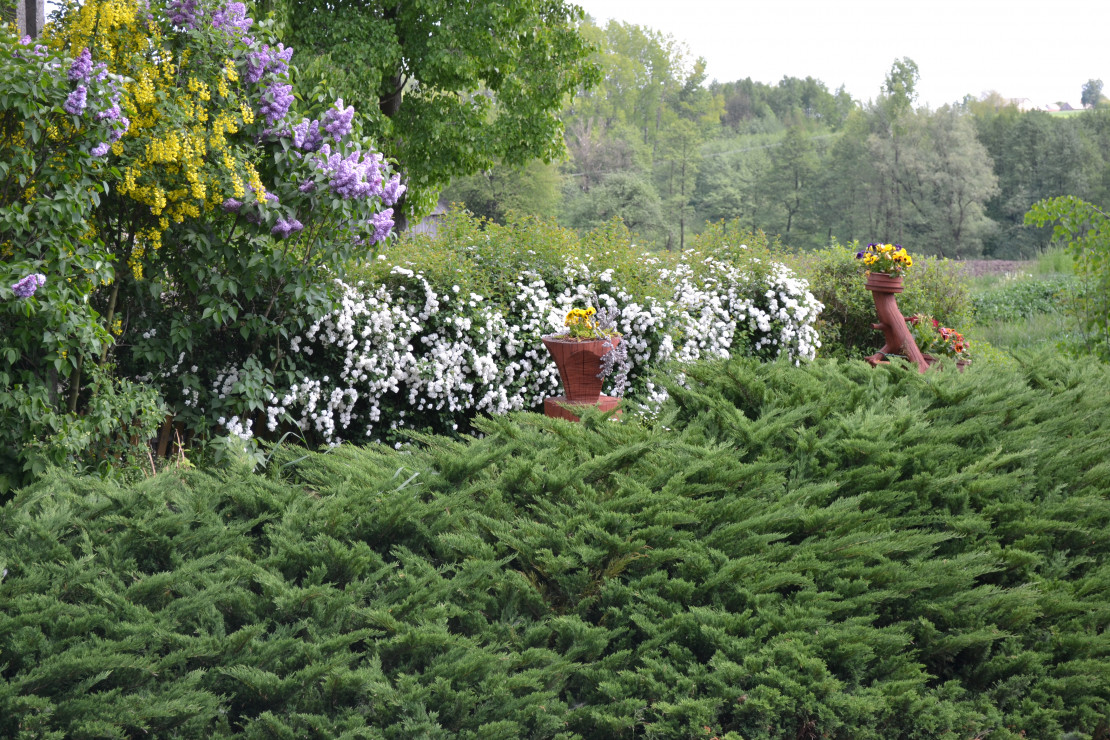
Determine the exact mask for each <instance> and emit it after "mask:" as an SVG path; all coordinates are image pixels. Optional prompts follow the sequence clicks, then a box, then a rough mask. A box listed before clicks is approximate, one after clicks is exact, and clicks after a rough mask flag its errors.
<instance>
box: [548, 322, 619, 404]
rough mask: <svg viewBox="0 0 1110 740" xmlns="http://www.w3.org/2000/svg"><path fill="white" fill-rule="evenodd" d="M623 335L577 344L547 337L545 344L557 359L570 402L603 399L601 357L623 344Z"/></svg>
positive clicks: (555, 337)
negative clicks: (621, 336) (600, 375)
mask: <svg viewBox="0 0 1110 740" xmlns="http://www.w3.org/2000/svg"><path fill="white" fill-rule="evenodd" d="M620 340H621V338H620V337H619V336H612V337H609V338H608V339H588V340H585V341H577V340H574V339H563V338H561V337H557V336H552V337H544V338H543V345H544V346H545V347H547V351H548V352H550V353H551V356H552V357H553V358H554V359H555V365H556V366H557V367H558V368H559V378H560V379H562V381H563V391H564V392H565V393H566V400H567V401H568V402H569V403H575V404H579V403H585V404H595V403H597V401H598V399H599V398H601V384H602V379H601V378H599V377H598V374H600V373H601V358H602V357H604V356H605V354H606V353H607V352H608V351H609V350H610V349H611V348H612V347H616V346H617V344H618V343H619V342H620Z"/></svg>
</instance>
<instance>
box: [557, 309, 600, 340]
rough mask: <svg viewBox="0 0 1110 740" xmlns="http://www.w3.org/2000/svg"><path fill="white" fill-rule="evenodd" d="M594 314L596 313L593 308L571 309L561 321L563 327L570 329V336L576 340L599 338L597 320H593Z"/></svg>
mask: <svg viewBox="0 0 1110 740" xmlns="http://www.w3.org/2000/svg"><path fill="white" fill-rule="evenodd" d="M596 314H597V311H596V310H595V309H594V307H593V306H590V307H588V308H572V309H571V310H570V313H568V314H567V317H566V319H565V320H564V321H563V326H566V327H568V328H569V329H570V332H569V334H570V336H572V337H575V338H576V339H584V338H588V337H598V336H601V334H600V332H599V329H598V325H597V319H595V318H594V316H595V315H596Z"/></svg>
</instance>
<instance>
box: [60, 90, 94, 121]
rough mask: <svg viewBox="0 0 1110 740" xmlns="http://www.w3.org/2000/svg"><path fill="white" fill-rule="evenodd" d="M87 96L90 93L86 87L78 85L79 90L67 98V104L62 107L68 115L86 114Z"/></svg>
mask: <svg viewBox="0 0 1110 740" xmlns="http://www.w3.org/2000/svg"><path fill="white" fill-rule="evenodd" d="M87 95H88V91H87V90H86V89H85V86H84V85H78V86H77V89H75V90H74V91H73V92H71V93H70V94H69V97H67V98H66V102H65V103H63V104H62V107H63V108H65V111H66V113H69V114H71V115H74V116H79V115H81V114H82V113H84V112H85V101H86V97H87Z"/></svg>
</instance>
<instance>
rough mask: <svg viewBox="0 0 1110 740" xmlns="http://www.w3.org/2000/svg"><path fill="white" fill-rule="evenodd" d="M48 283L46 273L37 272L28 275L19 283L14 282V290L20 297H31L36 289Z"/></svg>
mask: <svg viewBox="0 0 1110 740" xmlns="http://www.w3.org/2000/svg"><path fill="white" fill-rule="evenodd" d="M44 285H46V275H43V274H42V273H39V272H35V273H31V274H30V275H27V276H26V277H24V278H23V279H22V280H20V281H19V282H17V283H12V292H13V293H15V294H16V295H17V296H18V297H20V298H30V297H31V296H33V295H34V294H35V291H36V290H38V289H39V288H41V287H42V286H44Z"/></svg>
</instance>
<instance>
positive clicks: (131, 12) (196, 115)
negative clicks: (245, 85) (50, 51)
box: [46, 0, 266, 278]
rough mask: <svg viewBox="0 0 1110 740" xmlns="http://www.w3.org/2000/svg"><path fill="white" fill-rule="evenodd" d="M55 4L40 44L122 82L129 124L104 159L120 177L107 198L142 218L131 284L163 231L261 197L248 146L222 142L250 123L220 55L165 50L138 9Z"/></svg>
mask: <svg viewBox="0 0 1110 740" xmlns="http://www.w3.org/2000/svg"><path fill="white" fill-rule="evenodd" d="M62 2H63V8H62V12H61V13H60V15H59V20H58V22H57V23H54V24H52V25H51V27H50V28H48V29H47V31H46V35H47V37H48V41H49V43H51V44H52V45H54V46H55V47H57V48H61V49H65V50H67V51H69V52H72V53H74V54H76V53H77V52H79V51H80V49H82V48H84V47H86V46H87V47H88V48H89V49H90V51H91V52H92V55H93V59H94V61H96V62H103V63H105V64H107V65H108V69H109V71H110V72H111V73H113V74H117V75H120V76H121V77H122V78H124V79H125V80H127V82H125V83H124V86H123V90H122V92H123V96H122V98H121V100H120V107H121V109H122V112H123V115H125V116H127V117H128V118H129V119H130V122H131V125H130V127H129V129H128V130H127V132H126V134H125V135H124V136H123V138H122V139H120V140H119V141H116V142H114V143H113V144H112V148H111V151H112V153H113V155H115V157H116V158H117V161H116V163H115V164H116V165H117V166H118V168H119V170H120V171H121V172H122V173H123V174H122V177H121V180H120V182H119V183H118V185H117V188H116V192H117V193H119V194H121V195H123V196H126V197H127V198H130V199H131V200H133V201H134V202H136V203H138V204H141V206H142V207H143V208H144V209H145V210H146V213H147V214H148V215H147V217H146V218H144V219H142V220H141V221H140V222H139V223H138V224H136V225H135V226H133V227H132V228H134V229H135V233H136V234H137V235H141V238H137V239H136V244H135V246H134V248H133V250H132V252H131V254H129V255H127V256H126V260H127V262H128V263H129V264H130V266H131V269H132V272H133V273H134V274H135V276H136V277H137V278H138V277H141V275H142V261H143V260H144V259H145V260H146V261H147V262H149V260H150V259H151V257H152V256H153V255H154V254H155V253H156V252H157V250H158V247H159V245H160V243H161V238H162V233H163V232H164V231H166V230H167V229H168V228H169V226H170V224H171V223H181V222H182V221H184V220H186V219H189V218H198V217H200V216H201V215H202V213H203V212H204V211H205V210H212V209H215V208H217V207H219V205H220V204H222V203H223V202H224V201H225V200H226V199H228V198H236V199H239V200H243V199H244V198H245V196H246V194H247V188H248V186H249V187H250V188H251V189H253V190H254V195H255V197H258V198H264V197H265V193H266V190H265V187H264V186H263V184H262V180H261V178H260V177H259V174H258V171H257V170H256V169H255V167H254V166H253V164H252V162H251V158H252V157H253V156H255V151H254V147H253V145H251V144H249V143H247V144H244V145H237V143H236V142H235V140H234V138H232V137H233V136H234V135H235V134H237V133H238V132H240V131H241V130H242V128H243V127H244V126H246V125H250V124H252V123H253V122H254V120H255V115H254V111H253V110H252V109H251V105H250V102H249V100H248V99H247V97H246V95H245V94H244V93H243V89H242V82H241V80H240V77H239V74H238V71H237V69H236V65H235V61H234V59H232V58H231V55H230V53H229V54H228V55H226V56H225V57H224V58H220V57H219V56H218V55H217V56H215V57H214V58H213V56H212V55H211V53H210V52H211V50H208V49H206V50H204V51H201V50H199V48H192V47H190V46H189V45H188V41H186V43H185V45H184V48H182V47H181V46H180V45H177V41H176V40H175V43H174V44H171V43H170V39H168V38H163V36H162V33H161V31H160V30H159V26H158V24H157V23H150V22H149V21H148V19H147V14H148V12H149V11H148V10H147V9H146V5H145V3H144V2H143V0H62ZM120 256H121V258H123V257H124V255H120Z"/></svg>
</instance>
